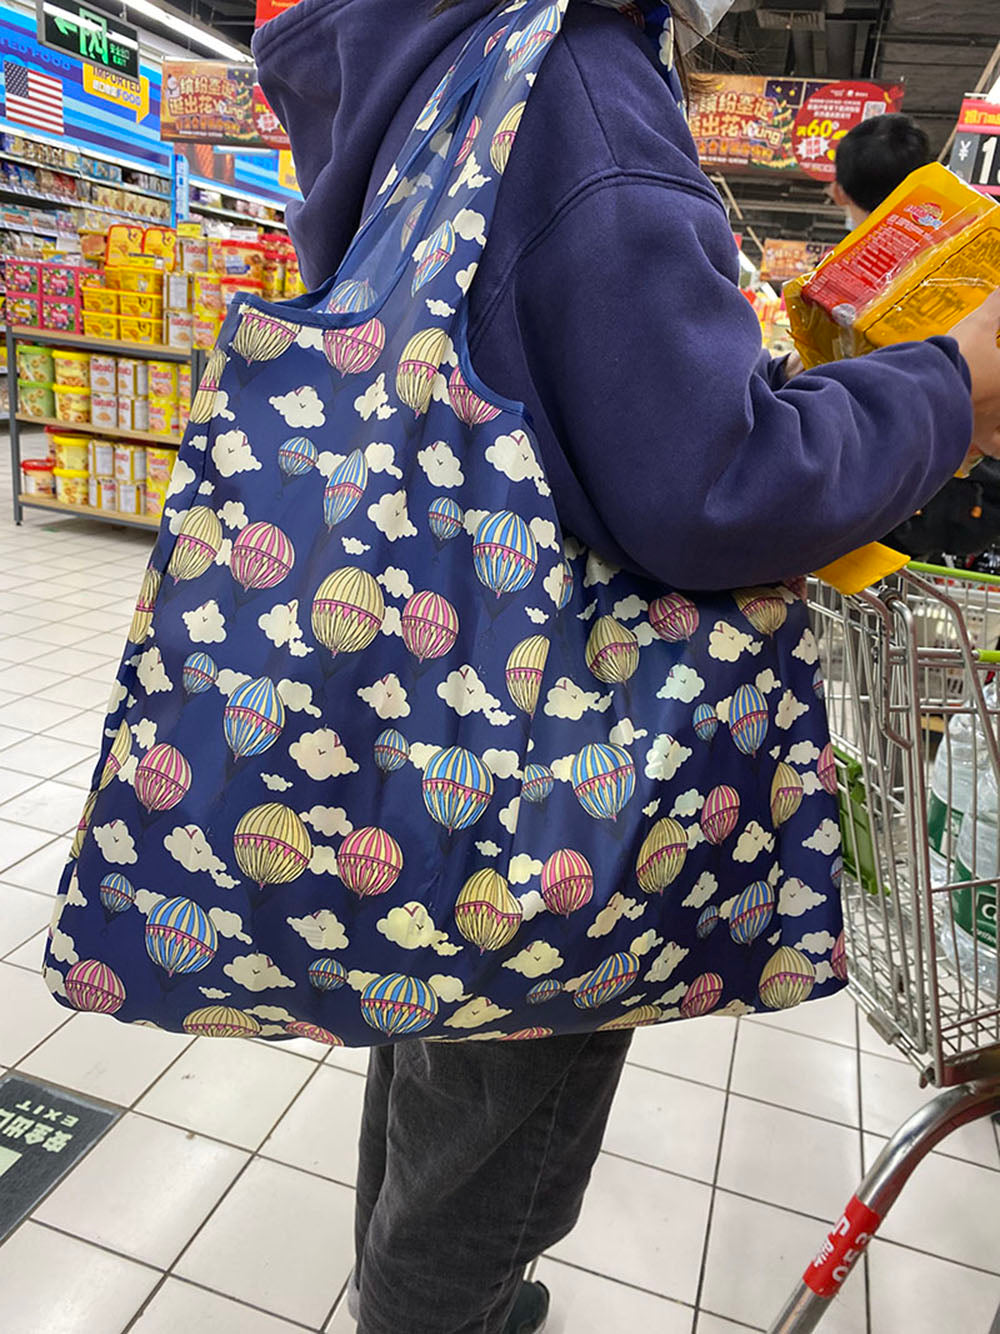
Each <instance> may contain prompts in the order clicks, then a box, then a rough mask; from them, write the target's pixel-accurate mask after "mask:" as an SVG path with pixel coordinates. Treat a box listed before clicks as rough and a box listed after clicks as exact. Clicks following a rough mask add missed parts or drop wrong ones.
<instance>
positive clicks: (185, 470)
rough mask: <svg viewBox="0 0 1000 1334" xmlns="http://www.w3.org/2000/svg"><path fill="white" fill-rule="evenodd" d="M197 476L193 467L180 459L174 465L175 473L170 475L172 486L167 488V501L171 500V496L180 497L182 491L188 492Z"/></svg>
mask: <svg viewBox="0 0 1000 1334" xmlns="http://www.w3.org/2000/svg"><path fill="white" fill-rule="evenodd" d="M195 476H196V473H195V470H194V469H193V468H192V467H191V465H190V464H189V463H187V462H186V461H185V460H184V459H182V458H178V459H177V462H176V463H175V464H174V469H173V472H172V473H171V474H170V485H169V486H168V487H167V495H166V499H168V500H169V498H170V497H171V496H179V495H180V493H181V492H182V491H186V490H187V488H188V487H189V486H190V485H191V483H192V482H193V481H194V479H195Z"/></svg>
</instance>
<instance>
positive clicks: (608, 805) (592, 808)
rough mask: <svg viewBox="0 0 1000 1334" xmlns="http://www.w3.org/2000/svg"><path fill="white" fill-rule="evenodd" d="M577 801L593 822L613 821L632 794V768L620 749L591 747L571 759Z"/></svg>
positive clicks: (591, 745)
mask: <svg viewBox="0 0 1000 1334" xmlns="http://www.w3.org/2000/svg"><path fill="white" fill-rule="evenodd" d="M570 781H571V782H572V784H573V791H574V792H575V793H576V798H577V801H579V803H580V805H581V806H582V807H583V809H584V810H585V811H586V812H587V814H588V815H592V816H593V817H594V819H595V820H617V818H618V816H619V815H620V814H621V812H622V810H623V809H624V807H625V805H626V804H627V802H628V801H629V799H630V798H631V796H632V794H633V793H634V792H635V765H634V764H633V763H632V757H631V755H629V753H628V751H627V750H624V749H623V748H622V747H621V746H611V745H600V744H595V743H591V744H590V745H589V746H584V748H583V750H581V751H580V752H579V754H578V755H576V756H575V757H574V759H573V767H572V770H571V774H570Z"/></svg>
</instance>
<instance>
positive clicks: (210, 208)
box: [190, 199, 288, 232]
mask: <svg viewBox="0 0 1000 1334" xmlns="http://www.w3.org/2000/svg"><path fill="white" fill-rule="evenodd" d="M190 208H191V212H192V213H208V214H209V215H210V216H211V217H213V218H233V219H235V220H236V221H237V222H242V223H244V224H246V225H247V226H249V227H277V228H278V230H279V231H282V232H287V231H288V227H287V226H286V225H285V223H283V222H272V221H271V220H270V219H269V218H253V217H251V216H250V214H249V213H238V212H237V211H236V209H234V208H217V207H216V205H215V204H200V203H199V202H198V201H197V200H196V199H192V201H191V204H190Z"/></svg>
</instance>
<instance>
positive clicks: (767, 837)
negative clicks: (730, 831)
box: [733, 820, 774, 862]
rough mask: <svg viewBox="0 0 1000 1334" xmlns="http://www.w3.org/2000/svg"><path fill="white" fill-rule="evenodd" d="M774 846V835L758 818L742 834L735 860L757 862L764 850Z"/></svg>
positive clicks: (766, 850) (768, 850)
mask: <svg viewBox="0 0 1000 1334" xmlns="http://www.w3.org/2000/svg"><path fill="white" fill-rule="evenodd" d="M773 848H774V835H773V834H769V833H768V832H767V830H766V829H764V828H762V827H761V826H760V825H759V824H758V823H757V821H756V820H751V821H750V823H749V824H748V825H747V827H746V829H744V830H743V833H742V834H740V836H739V839H738V841H737V843H736V850H735V851H734V852H733V861H734V862H755V861H756V860H757V858H758V857H759V856H760V854H761V853H762V852H770V851H771V850H772V849H773Z"/></svg>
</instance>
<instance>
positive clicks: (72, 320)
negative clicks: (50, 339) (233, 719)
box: [41, 296, 81, 333]
mask: <svg viewBox="0 0 1000 1334" xmlns="http://www.w3.org/2000/svg"><path fill="white" fill-rule="evenodd" d="M41 321H42V328H43V329H58V330H59V331H60V332H61V333H78V332H79V329H80V321H81V311H80V303H79V301H77V299H76V298H75V297H74V298H73V299H72V300H70V299H69V298H68V297H67V298H66V299H62V298H60V297H53V296H43V297H42V310H41Z"/></svg>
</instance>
